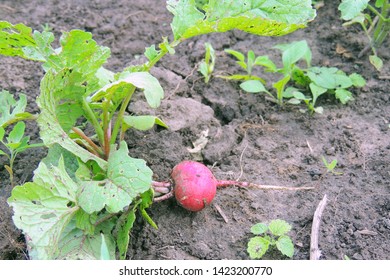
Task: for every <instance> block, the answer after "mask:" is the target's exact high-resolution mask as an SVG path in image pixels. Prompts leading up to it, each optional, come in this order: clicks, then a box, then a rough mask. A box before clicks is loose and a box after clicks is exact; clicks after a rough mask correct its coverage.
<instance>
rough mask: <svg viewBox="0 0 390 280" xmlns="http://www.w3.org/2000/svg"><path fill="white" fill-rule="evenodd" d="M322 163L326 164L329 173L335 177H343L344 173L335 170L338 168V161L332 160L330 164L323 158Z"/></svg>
mask: <svg viewBox="0 0 390 280" xmlns="http://www.w3.org/2000/svg"><path fill="white" fill-rule="evenodd" d="M322 162H323V163H324V166H325V168H326V172H327V173H332V174H333V175H342V174H343V173H342V172H337V171H335V170H334V169H335V168H336V166H337V163H338V161H337V159H334V160H332V161H331V162H328V161H327V160H326V158H325V157H324V156H322Z"/></svg>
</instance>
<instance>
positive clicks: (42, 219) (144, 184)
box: [0, 0, 315, 259]
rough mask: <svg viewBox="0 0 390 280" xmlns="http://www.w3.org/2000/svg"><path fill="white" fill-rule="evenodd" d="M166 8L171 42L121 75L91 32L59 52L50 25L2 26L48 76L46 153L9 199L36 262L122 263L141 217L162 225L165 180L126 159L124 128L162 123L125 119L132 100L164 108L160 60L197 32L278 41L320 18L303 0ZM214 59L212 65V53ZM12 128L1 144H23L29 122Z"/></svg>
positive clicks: (41, 101)
mask: <svg viewBox="0 0 390 280" xmlns="http://www.w3.org/2000/svg"><path fill="white" fill-rule="evenodd" d="M166 3H167V9H168V10H169V11H170V12H171V13H172V14H173V19H172V22H171V29H172V33H173V36H171V37H172V38H173V39H172V41H168V37H163V38H162V42H161V43H160V44H158V45H152V46H150V47H147V48H146V50H145V60H144V61H145V62H144V63H143V64H140V65H131V66H129V67H126V68H125V69H123V71H120V72H117V73H114V72H112V71H110V70H108V69H107V68H105V67H104V64H105V63H106V61H107V59H108V58H109V56H110V49H109V48H107V47H104V46H100V45H99V44H98V43H97V42H96V41H95V40H93V38H92V34H91V33H89V32H85V31H82V30H77V29H76V30H71V31H69V32H63V33H62V36H61V38H60V40H59V43H60V45H59V46H54V45H53V44H54V41H55V38H54V34H53V33H52V32H51V31H50V29H49V28H45V30H44V31H42V32H39V31H32V29H31V28H30V27H28V26H26V25H24V24H21V23H19V24H12V23H9V22H6V21H0V55H5V56H18V57H21V58H24V59H29V60H34V61H37V62H40V63H42V66H43V69H44V71H45V74H44V77H43V78H42V80H41V84H40V93H39V96H38V98H37V104H38V107H39V110H40V112H39V115H38V117H37V123H38V125H39V128H40V138H41V139H42V141H43V143H44V145H45V146H46V147H47V148H48V154H47V156H46V157H45V158H44V159H43V160H42V161H41V162H40V164H39V166H38V168H37V169H36V170H35V172H34V177H33V180H32V182H27V183H25V184H23V185H20V186H16V187H15V188H14V189H13V191H12V195H11V197H10V198H9V199H8V203H9V205H10V206H12V208H13V210H14V216H13V220H14V223H15V225H16V226H17V227H18V228H19V229H21V230H22V231H23V233H24V234H25V235H26V240H27V243H28V244H27V245H28V248H29V257H30V258H32V259H114V258H119V259H124V258H126V252H127V249H128V245H129V242H130V234H129V233H130V231H131V229H132V227H133V224H134V221H135V219H136V213H140V214H141V216H142V217H144V219H145V220H146V221H147V222H148V223H149V224H151V225H152V226H153V227H157V226H156V224H155V223H154V222H153V220H152V219H151V217H150V216H149V214H148V213H147V211H146V209H147V208H149V207H150V206H151V205H152V203H153V198H154V196H155V193H156V190H157V189H159V188H161V184H156V182H154V181H152V176H153V172H152V170H151V169H150V168H149V167H148V166H147V164H146V162H145V160H143V159H139V158H133V157H131V156H130V155H129V151H128V146H127V143H126V142H125V141H124V140H123V139H124V134H125V133H126V131H127V130H128V129H141V130H146V129H150V128H152V127H153V126H154V125H160V126H163V127H166V125H165V123H164V122H163V121H162V120H160V119H159V118H157V117H155V116H150V115H139V116H138V115H137V116H133V115H127V114H126V108H127V107H128V105H129V103H130V101H131V100H132V97H133V95H134V94H140V93H142V94H143V97H144V98H145V99H146V101H147V104H148V106H150V107H152V108H156V107H158V106H159V105H160V103H161V100H162V99H163V97H164V92H163V89H162V87H161V85H160V83H159V81H158V80H157V79H156V78H155V77H153V76H152V75H151V74H150V73H149V71H150V69H151V68H152V67H153V66H154V65H155V64H156V63H157V62H158V61H159V60H161V59H162V58H163V57H164V56H165V55H167V54H174V52H175V47H176V46H178V45H179V44H180V43H181V42H183V41H184V40H187V39H189V38H192V37H194V36H198V35H202V34H208V33H213V32H226V31H229V30H232V29H239V30H241V31H244V32H248V33H251V34H255V35H262V36H281V35H284V34H287V33H291V32H293V31H295V30H297V29H299V28H304V27H305V26H306V23H307V22H308V21H310V20H312V19H313V18H314V17H315V10H314V9H313V8H312V7H311V1H307V0H293V1H275V2H272V5H269V3H268V2H267V1H266V2H264V1H260V2H259V1H253V0H252V1H250V0H245V1H237V2H234V4H232V1H216V0H209V1H195V0H168V1H167V2H166ZM208 62H209V65H211V64H212V62H213V59H212V52H211V49H210V60H209V61H208ZM211 70H212V68H209V67H208V68H207V73H206V74H207V75H208V74H209V73H210V72H211ZM15 127H16V131H14V132H11V136H9V137H8V139H7V142H4V143H5V144H6V146H7V145H10V144H11V143H14V142H21V143H23V145H26V144H27V140H26V138H23V137H22V136H21V135H22V134H23V133H22V132H23V128H24V127H23V124H20V125H17V126H15ZM14 130H15V128H14ZM2 134H4V133H2ZM18 147H21V146H18ZM14 148H15V149H16V148H17V147H16V146H14Z"/></svg>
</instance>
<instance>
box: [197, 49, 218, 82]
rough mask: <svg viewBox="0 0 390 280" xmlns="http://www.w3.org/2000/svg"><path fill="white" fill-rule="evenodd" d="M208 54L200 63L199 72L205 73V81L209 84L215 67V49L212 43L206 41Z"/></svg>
mask: <svg viewBox="0 0 390 280" xmlns="http://www.w3.org/2000/svg"><path fill="white" fill-rule="evenodd" d="M204 45H205V49H206V54H205V58H204V60H202V62H201V63H200V65H199V72H200V73H201V74H202V75H203V77H204V81H205V83H206V84H207V83H208V82H209V80H210V78H211V74H212V73H213V71H214V67H215V60H216V56H215V50H214V48H213V46H212V45H211V44H210V43H205V44H204Z"/></svg>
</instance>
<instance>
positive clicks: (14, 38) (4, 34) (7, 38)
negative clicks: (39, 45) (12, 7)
mask: <svg viewBox="0 0 390 280" xmlns="http://www.w3.org/2000/svg"><path fill="white" fill-rule="evenodd" d="M35 45H36V43H35V41H34V39H33V37H32V29H31V28H30V27H28V26H26V25H24V24H22V23H19V24H15V25H12V24H11V23H9V22H6V21H0V55H4V56H20V57H22V58H27V57H26V56H25V54H24V52H23V48H24V47H28V46H33V47H34V46H35Z"/></svg>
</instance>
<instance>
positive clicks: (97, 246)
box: [55, 219, 115, 260]
mask: <svg viewBox="0 0 390 280" xmlns="http://www.w3.org/2000/svg"><path fill="white" fill-rule="evenodd" d="M113 226H114V225H113V224H112V221H107V222H104V223H103V224H102V225H99V227H98V228H96V232H97V233H96V234H93V235H85V234H84V232H83V231H82V230H81V229H79V228H77V226H76V223H75V220H74V219H73V220H72V221H71V222H70V223H69V224H68V226H67V227H66V228H65V229H64V231H63V233H62V235H61V239H60V242H59V244H58V249H57V252H56V254H55V259H65V260H100V259H101V256H102V254H101V253H102V238H101V234H104V236H105V238H104V239H105V243H106V246H105V247H106V249H107V251H108V254H107V252H106V253H105V257H106V258H107V259H110V260H113V259H115V240H114V238H113V237H112V235H111V233H110V232H111V230H112V228H113Z"/></svg>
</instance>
